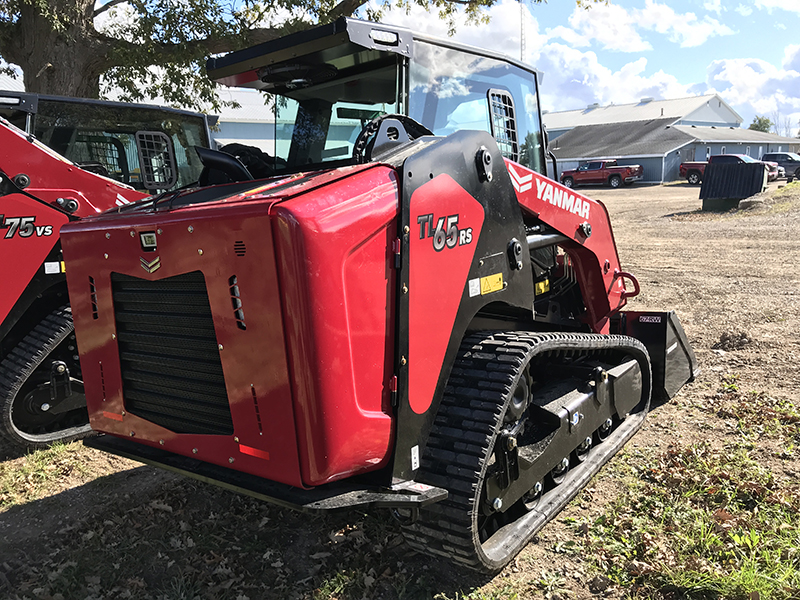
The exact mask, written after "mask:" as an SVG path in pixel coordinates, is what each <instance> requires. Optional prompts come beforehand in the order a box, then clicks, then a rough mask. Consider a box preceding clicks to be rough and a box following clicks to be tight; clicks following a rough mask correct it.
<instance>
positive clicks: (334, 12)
mask: <svg viewBox="0 0 800 600" xmlns="http://www.w3.org/2000/svg"><path fill="white" fill-rule="evenodd" d="M366 3H367V0H342V1H341V2H339V4H337V5H336V6H334V7H333V8H332V9H331V11H330V12H329V13H328V18H329V19H330V20H331V21H335V20H336V19H338V18H339V17H349V16H351V15H352V14H353V13H354V12H356V11H357V10H358V9H359V8H360V7H361V6H363V5H364V4H366Z"/></svg>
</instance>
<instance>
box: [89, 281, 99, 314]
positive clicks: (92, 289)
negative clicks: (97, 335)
mask: <svg viewBox="0 0 800 600" xmlns="http://www.w3.org/2000/svg"><path fill="white" fill-rule="evenodd" d="M89 300H91V302H92V318H93V319H97V317H98V314H97V288H96V287H95V285H94V277H89Z"/></svg>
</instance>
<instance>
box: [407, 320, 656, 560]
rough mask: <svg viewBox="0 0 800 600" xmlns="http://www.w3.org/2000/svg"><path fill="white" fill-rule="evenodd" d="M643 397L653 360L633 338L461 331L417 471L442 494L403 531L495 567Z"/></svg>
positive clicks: (546, 515)
mask: <svg viewBox="0 0 800 600" xmlns="http://www.w3.org/2000/svg"><path fill="white" fill-rule="evenodd" d="M649 402H650V363H649V358H648V355H647V351H646V350H645V349H644V346H642V344H640V343H639V342H638V341H636V340H635V339H633V338H628V337H624V336H615V335H611V336H602V335H594V334H566V333H558V334H552V333H551V334H547V333H544V334H534V333H528V332H509V333H494V334H488V333H480V334H474V335H472V336H469V337H467V338H465V340H464V341H463V343H462V345H461V349H460V353H459V357H458V358H457V360H456V363H455V365H454V367H453V370H452V373H451V375H450V379H449V380H448V383H447V386H446V389H445V393H444V397H443V399H442V402H441V404H440V406H439V411H438V414H437V417H436V420H435V423H434V427H433V429H432V431H431V434H430V437H429V440H428V445H427V447H426V449H425V452H424V454H423V458H422V465H421V468H420V471H419V472H418V474H417V477H416V479H417V481H420V482H423V483H427V484H429V485H435V486H438V487H442V488H446V489H447V490H448V493H449V496H448V498H447V499H446V500H443V501H441V502H437V503H435V504H431V505H429V506H426V507H424V508H422V509H420V512H419V519H418V520H417V521H416V522H415V523H414V524H413V525H410V526H408V527H406V528H404V534H405V536H406V538H407V540H408V542H409V544H410V545H411V546H412V547H413V548H414V549H416V550H418V551H420V552H425V553H429V554H434V555H437V556H444V557H447V558H448V559H450V560H452V561H454V562H456V563H459V564H461V565H465V566H467V567H470V568H472V569H475V570H478V571H482V572H488V573H495V572H497V571H499V570H500V569H502V568H503V567H504V566H505V565H506V564H507V563H508V562H509V561H510V560H511V559H513V558H514V556H515V555H516V554H517V553H518V552H519V551H520V550H521V549H522V548H523V547H524V546H525V545H526V544H527V543H528V541H529V540H530V539H531V538H532V537H533V536H534V535H535V533H536V532H537V531H538V530H539V529H541V528H542V527H543V526H544V525H545V523H547V522H548V521H549V520H550V519H551V518H553V517H554V516H555V515H556V514H557V513H558V512H559V511H560V510H561V509H562V508H563V507H564V505H565V504H566V503H567V502H569V500H570V499H571V498H573V497H574V496H575V495H576V494H577V493H578V491H580V489H581V488H583V487H584V486H585V485H586V484H587V483H588V481H589V480H590V479H591V477H592V476H593V475H594V474H595V473H597V471H598V470H599V469H600V467H601V466H602V465H603V464H604V463H605V462H606V461H607V460H608V459H610V458H611V456H613V455H614V454H615V453H616V452H617V451H619V449H620V448H621V447H622V445H623V444H624V443H625V442H626V441H627V440H628V439H629V438H630V437H631V436H632V435H633V433H635V431H636V430H637V429H638V428H639V427H640V426H641V424H642V421H643V420H644V417H645V414H646V413H647V409H648V407H649ZM620 412H621V413H622V414H630V416H629V417H628V418H627V419H625V420H624V421H622V420H620V419H619V418H617V417H618V413H620ZM609 421H610V422H611V423H612V426H610V427H609V426H607V423H608V422H609ZM614 423H619V425H618V426H617V427H614V426H613V424H614ZM601 429H602V432H601V431H600V430H601ZM595 430H597V431H598V437H600V436H604V439H605V440H606V441H604V443H603V444H593V443H592V435H593V432H595ZM454 452H455V458H453V453H454ZM570 456H574V457H575V459H574V460H573V461H571V460H570Z"/></svg>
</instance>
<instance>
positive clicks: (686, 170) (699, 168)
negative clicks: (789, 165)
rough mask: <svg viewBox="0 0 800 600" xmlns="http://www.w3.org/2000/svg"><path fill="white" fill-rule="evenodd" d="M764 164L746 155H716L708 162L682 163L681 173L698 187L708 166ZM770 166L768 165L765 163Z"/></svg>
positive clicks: (776, 173)
mask: <svg viewBox="0 0 800 600" xmlns="http://www.w3.org/2000/svg"><path fill="white" fill-rule="evenodd" d="M757 162H762V161H760V160H756V159H754V158H751V157H750V156H747V155H746V154H715V155H714V156H709V157H708V162H685V163H681V166H680V169H679V173H680V176H681V178H682V179H686V181H688V182H689V183H691V184H692V185H698V184H699V183H700V182H701V181H703V175H704V174H705V172H706V165H708V164H711V163H713V164H715V165H721V164H726V165H732V164H738V163H757ZM764 164H765V165H767V167H768V166H769V165H768V164H767V163H764ZM778 174H779V173H778V171H777V170H776V171H775V177H774V178H777V177H778ZM770 181H773V178H772V177H770Z"/></svg>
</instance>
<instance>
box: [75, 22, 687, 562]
mask: <svg viewBox="0 0 800 600" xmlns="http://www.w3.org/2000/svg"><path fill="white" fill-rule="evenodd" d="M209 73H210V75H211V77H212V78H213V79H215V80H216V81H219V82H221V83H226V84H231V85H247V86H251V87H255V88H258V89H264V90H268V91H270V92H272V93H273V94H275V95H276V100H275V102H274V103H273V104H274V110H275V140H274V155H271V156H269V157H267V158H265V159H264V161H265V162H266V163H267V164H268V166H269V168H270V169H272V173H273V174H272V176H271V177H267V178H265V179H261V180H258V181H254V180H252V179H251V177H250V173H249V171H248V169H247V168H246V167H245V166H243V165H242V164H241V163H240V162H239V161H237V160H235V159H234V158H233V157H231V156H228V155H222V154H217V153H214V152H210V151H209V152H206V153H204V158H203V160H204V164H205V166H206V169H205V173H204V176H203V177H202V178H201V179H203V180H204V181H212V180H213V181H223V180H224V181H227V182H226V183H222V184H219V185H213V186H198V187H195V188H193V189H185V190H181V191H178V192H173V193H167V194H162V195H160V196H156V197H153V198H150V199H148V200H145V201H142V202H139V203H136V204H132V205H128V206H125V207H122V208H120V209H119V210H117V211H113V212H109V213H105V214H102V215H98V216H96V217H91V218H88V219H83V220H81V221H80V222H77V223H71V224H69V225H67V226H66V227H65V228H64V232H63V243H64V255H65V258H66V262H67V279H68V284H69V293H70V298H71V299H72V302H73V313H74V318H75V326H76V332H77V337H78V345H79V347H80V351H81V366H82V371H83V376H84V380H85V382H86V396H87V402H88V406H89V414H90V420H91V424H92V426H93V427H94V428H95V429H96V430H98V431H100V432H103V433H105V434H106V435H103V436H98V437H96V438H92V439H91V440H88V442H87V443H89V444H90V445H91V446H93V447H96V448H101V449H104V450H107V451H109V452H113V453H117V454H119V455H122V456H127V457H131V458H134V459H137V460H140V461H143V462H145V463H150V464H155V465H159V466H161V467H164V468H167V469H170V470H173V471H178V472H181V473H184V474H187V475H189V476H192V477H196V478H199V479H202V480H205V481H211V482H215V483H217V484H219V485H221V486H223V487H226V488H229V489H235V490H239V491H241V492H243V493H246V494H250V495H252V496H255V497H258V498H263V499H265V500H268V501H271V502H275V503H278V504H281V505H284V506H291V507H294V508H298V509H302V510H327V509H334V508H343V507H361V508H366V507H387V508H390V509H391V510H392V513H393V514H394V515H395V516H396V517H397V518H398V519H399V520H400V521H401V522H402V524H403V530H404V532H405V535H406V537H407V539H408V541H409V543H410V544H411V545H412V546H413V547H414V548H416V549H417V550H419V551H421V552H427V553H430V554H434V555H438V556H444V557H447V558H448V559H450V560H452V561H454V562H456V563H458V564H459V565H464V566H467V567H470V568H473V569H477V570H480V571H485V572H496V571H498V570H499V569H501V568H502V567H503V566H504V565H505V564H507V563H508V562H509V561H510V560H511V559H512V558H513V557H514V556H515V555H516V554H517V553H518V552H519V551H520V550H521V549H522V548H523V547H524V545H525V544H526V543H527V542H528V541H529V540H530V539H531V537H532V536H533V535H534V534H535V533H536V531H538V530H539V529H540V528H541V527H542V526H543V525H544V524H545V523H546V522H547V521H548V520H549V519H551V518H553V517H554V516H555V515H556V514H557V513H558V511H559V510H561V508H562V507H563V506H564V505H565V504H566V503H567V502H568V501H569V500H570V498H572V497H573V496H575V494H576V493H577V492H578V491H579V490H580V489H581V488H582V487H583V486H584V485H586V483H587V482H588V481H589V479H590V478H591V477H592V476H593V475H594V474H595V473H597V471H598V470H599V469H600V467H601V466H602V465H603V464H604V463H605V462H606V461H607V460H609V459H610V458H611V457H612V456H613V455H614V454H615V453H616V452H617V451H619V450H620V448H621V447H622V446H623V444H624V443H625V442H626V441H627V440H628V439H629V438H630V437H631V436H632V435H633V434H634V432H636V430H637V429H638V428H639V427H640V426H641V425H642V421H643V420H644V418H645V415H646V414H647V411H648V408H649V407H650V401H651V396H652V397H654V398H657V399H660V400H663V399H667V398H669V397H671V396H672V395H674V394H675V393H676V392H677V391H678V389H679V388H680V387H681V386H682V385H683V384H684V383H685V382H686V381H688V380H690V379H691V378H692V377H693V376H694V374H695V372H696V362H695V358H694V355H693V353H692V350H691V348H690V346H689V343H688V341H687V338H686V336H685V334H684V332H683V330H682V328H681V326H680V323H679V321H678V318H677V317H676V316H675V314H674V313H672V312H628V311H624V310H623V308H624V306H625V303H626V299H627V298H628V297H630V296H631V295H634V294H635V293H637V291H638V284H637V283H636V280H635V278H634V277H633V276H632V275H631V274H629V273H626V272H625V271H624V270H623V268H622V266H621V265H620V261H619V258H618V256H617V250H616V247H615V244H614V237H613V235H612V232H611V224H610V222H609V218H608V213H607V212H606V210H605V208H604V207H603V205H602V204H600V203H599V202H596V201H594V200H591V199H590V198H587V197H585V196H582V195H581V194H578V193H576V192H575V191H573V190H570V189H567V188H565V187H563V186H561V185H560V184H558V183H557V182H555V181H552V180H550V179H548V178H547V177H545V176H544V175H543V174H544V173H545V165H546V163H545V160H546V151H545V139H544V133H543V129H542V126H541V118H540V110H539V106H538V102H537V93H538V92H537V85H538V84H537V77H536V73H535V72H533V71H532V70H530V69H529V68H528V67H526V66H525V65H523V64H520V63H518V62H516V61H513V60H511V59H509V58H507V57H504V56H501V55H496V54H492V53H490V52H485V51H482V50H478V49H475V48H469V47H464V46H460V45H456V44H453V43H451V42H447V41H441V40H436V39H431V38H428V37H425V36H420V35H416V34H414V33H412V32H410V31H408V30H405V29H400V28H395V27H388V26H383V25H379V24H375V23H366V22H360V21H354V20H341V21H337V22H336V23H333V24H330V25H326V26H322V27H319V28H317V29H313V30H310V31H306V32H301V33H298V34H295V35H291V36H288V37H286V38H283V39H279V40H276V41H274V42H269V43H266V44H263V45H261V46H257V47H255V48H251V49H248V50H242V51H239V52H235V53H233V54H229V55H227V56H224V57H221V58H217V59H212V60H211V61H210V62H209ZM626 283H627V284H628V285H629V286H630V288H631V291H629V290H628V288H627V287H626Z"/></svg>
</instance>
